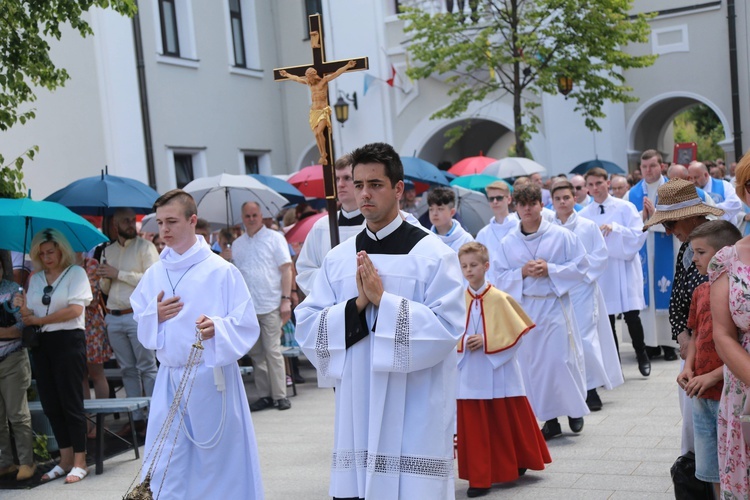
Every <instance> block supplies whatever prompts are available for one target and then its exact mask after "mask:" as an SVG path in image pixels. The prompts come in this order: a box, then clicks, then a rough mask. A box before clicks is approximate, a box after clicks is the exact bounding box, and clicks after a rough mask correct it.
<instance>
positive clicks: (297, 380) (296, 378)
mask: <svg viewBox="0 0 750 500" xmlns="http://www.w3.org/2000/svg"><path fill="white" fill-rule="evenodd" d="M292 378H293V379H294V383H295V384H304V383H305V379H304V378H303V377H302V375H300V374H299V373H295V374H294V375H292Z"/></svg>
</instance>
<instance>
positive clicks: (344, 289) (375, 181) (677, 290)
mask: <svg viewBox="0 0 750 500" xmlns="http://www.w3.org/2000/svg"><path fill="white" fill-rule="evenodd" d="M735 174H736V177H735ZM335 181H336V187H337V196H338V201H339V204H340V211H339V213H338V214H337V221H338V225H339V231H340V234H341V241H342V243H341V244H340V245H339V246H337V247H336V248H334V249H331V245H330V242H329V238H328V234H329V219H328V218H327V217H321V218H319V219H318V220H317V221H316V222H315V223H314V224H313V225H312V228H311V230H310V232H309V234H308V236H307V238H306V240H305V242H304V244H302V245H298V244H297V245H291V244H288V243H287V241H286V240H285V238H284V232H285V230H288V229H289V227H291V226H293V225H294V224H295V223H298V222H299V221H301V220H303V219H304V218H305V217H308V216H311V215H313V214H315V213H316V212H315V210H313V209H311V208H310V207H309V206H307V205H306V204H300V205H299V206H298V207H297V208H296V209H289V210H287V212H286V214H279V216H278V220H277V219H274V218H268V217H264V214H263V208H262V207H261V206H260V205H259V204H257V203H255V202H247V203H245V204H244V205H243V206H242V225H241V227H235V228H225V229H222V230H220V231H216V232H214V231H212V228H211V226H210V224H208V223H207V222H206V221H204V220H202V219H199V218H198V216H197V214H198V209H197V206H196V204H195V202H194V200H193V199H192V197H191V196H190V195H189V194H187V193H185V192H184V191H181V190H173V191H170V192H168V193H165V194H164V195H162V196H161V197H160V198H159V200H157V202H156V204H155V211H156V216H155V219H156V221H157V224H158V226H159V232H158V233H157V234H153V235H148V234H139V233H138V229H137V223H136V215H135V213H134V212H133V210H130V209H118V210H116V211H115V212H114V214H113V215H112V216H111V217H108V218H105V220H104V223H103V226H104V227H103V230H104V231H105V233H106V234H107V235H108V236H109V237H110V240H111V242H110V243H109V244H107V245H105V246H101V247H98V248H97V249H95V250H93V251H92V252H89V253H88V254H86V253H84V254H75V253H74V252H73V251H72V249H71V247H70V244H69V243H68V242H67V241H66V239H65V237H64V236H63V235H62V234H61V233H59V232H57V231H55V230H52V229H45V230H42V231H39V232H38V233H37V234H36V235H35V236H34V239H33V241H32V244H31V250H30V252H29V255H28V257H29V259H30V260H31V262H32V264H33V270H34V272H33V273H32V274H31V275H30V276H23V275H21V274H19V275H17V276H16V279H17V281H18V283H13V282H10V281H3V282H2V283H0V302H4V303H5V305H6V309H7V310H9V311H12V312H11V313H7V314H5V315H4V316H3V321H4V322H5V323H4V324H3V325H0V394H1V395H2V398H0V421H2V425H0V475H7V474H16V478H17V479H18V480H19V481H20V480H27V479H29V478H31V477H32V476H34V473H35V468H36V466H35V464H34V456H33V451H32V433H31V424H30V416H29V411H28V406H27V403H26V392H25V391H22V390H19V387H28V385H29V383H30V380H31V374H32V365H33V372H34V378H35V379H36V381H37V382H36V383H37V390H38V392H39V397H40V400H41V403H42V407H43V409H44V413H45V415H46V416H47V418H48V419H49V421H50V424H51V426H52V429H53V433H54V435H55V438H56V439H57V442H58V444H59V447H60V460H59V463H57V464H55V466H54V467H53V468H52V469H50V470H49V471H46V472H45V473H44V475H43V476H42V481H50V480H54V479H57V478H60V477H65V478H66V479H65V481H66V482H69V483H72V482H78V481H81V480H83V479H84V478H85V477H86V475H87V468H86V440H87V438H93V437H95V429H93V427H92V426H91V425H89V426H88V427H87V418H86V414H85V412H84V404H83V400H84V398H90V397H92V391H91V388H93V395H94V397H96V398H106V397H109V392H110V391H109V386H108V381H107V378H106V377H105V376H104V369H103V366H104V363H106V362H108V361H110V359H111V358H113V357H114V358H115V359H116V360H117V363H118V365H119V368H120V369H121V373H122V381H123V386H124V389H125V393H126V395H127V396H128V397H138V396H150V397H151V398H152V402H151V405H150V408H149V411H148V412H143V411H141V412H138V413H137V414H136V415H135V418H134V424H133V425H134V426H135V429H131V428H130V426H129V424H128V425H126V426H124V427H123V428H121V429H120V430H119V433H120V434H122V435H127V436H129V435H131V433H132V432H133V431H135V432H136V433H139V434H141V435H145V438H146V449H147V450H154V449H159V447H163V446H164V443H170V444H169V446H171V447H172V448H173V450H175V452H174V453H169V454H168V457H166V456H162V455H160V454H157V455H151V454H149V453H148V452H147V454H146V458H145V461H144V468H143V470H144V480H145V479H148V480H150V481H152V483H151V484H152V485H156V484H158V485H159V488H160V490H161V493H162V494H167V496H168V497H172V496H175V497H177V496H181V497H186V495H187V494H188V492H190V495H189V496H191V497H198V496H216V495H217V494H221V495H224V496H227V497H236V496H238V495H239V496H242V495H245V496H246V495H247V494H248V492H254V494H255V498H262V497H263V489H262V481H261V475H260V465H259V464H260V461H259V458H258V453H257V446H256V442H255V435H254V430H253V426H252V419H251V417H250V413H251V412H254V411H260V410H264V409H267V408H276V409H278V410H287V409H290V408H291V402H290V401H289V399H288V397H287V393H286V390H287V385H288V384H289V383H290V378H291V379H294V380H295V381H296V382H298V383H299V382H303V381H304V379H302V377H301V376H300V374H299V371H298V361H296V360H295V361H294V362H293V363H292V365H293V367H294V370H293V371H292V372H291V373H287V370H286V368H285V363H284V358H283V356H282V349H283V347H282V343H284V344H285V345H299V346H300V347H301V349H302V352H303V353H304V354H305V356H306V357H307V358H308V359H309V360H310V361H311V362H312V364H313V365H314V366H315V368H316V369H317V372H318V384H319V386H321V387H333V388H334V389H335V400H336V411H335V430H334V450H333V461H332V468H331V485H330V494H331V495H332V496H333V497H334V498H339V499H350V498H427V497H429V498H453V495H454V491H455V486H454V477H453V458H454V450H455V452H456V453H457V457H458V475H459V477H460V478H462V479H465V480H467V481H468V482H469V490H468V492H467V494H468V496H469V497H478V496H483V495H486V494H487V493H488V492H489V490H490V488H491V487H492V485H493V484H494V483H501V482H508V481H514V480H516V479H517V478H518V477H519V476H521V475H523V474H524V473H525V472H526V471H527V470H542V469H544V467H545V465H546V464H549V463H550V462H551V460H552V458H551V456H550V453H549V450H548V449H547V446H546V441H548V440H550V439H553V438H555V437H557V436H560V435H561V434H563V424H562V423H561V422H560V419H561V418H563V419H565V418H566V419H567V426H568V427H569V428H570V430H571V431H572V432H575V433H579V432H582V431H583V430H584V419H585V417H586V415H588V414H589V413H590V412H592V411H599V410H601V409H602V408H603V406H604V404H603V402H602V399H601V397H600V394H599V392H598V391H600V390H611V389H614V388H615V387H617V386H619V385H622V384H623V383H624V378H623V374H622V370H621V366H620V359H621V356H622V355H624V354H623V353H621V351H620V343H619V340H618V335H617V331H616V326H617V325H618V320H620V319H621V320H623V323H624V325H625V326H626V327H627V333H628V335H629V337H630V340H631V342H632V347H633V350H634V354H635V359H636V361H637V365H638V370H639V372H640V374H641V375H642V376H643V377H648V376H649V375H650V372H651V363H652V361H654V360H656V359H658V358H662V359H664V360H665V361H675V360H678V359H680V360H681V361H680V363H679V365H680V366H679V368H678V367H677V365H675V368H674V372H675V377H676V385H677V387H678V388H679V393H680V406H681V411H682V415H683V428H682V437H681V445H682V453H683V454H688V453H692V454H694V456H695V464H696V465H695V477H696V478H697V479H698V480H700V481H703V482H705V483H710V484H711V485H712V487H713V488H714V489H715V492H716V495H717V498H718V495H722V496H721V498H735V497H736V498H743V497H744V498H746V497H747V496H748V495H750V479H748V472H747V471H748V470H750V469H748V467H749V466H750V450H749V449H748V446H747V445H746V444H745V440H744V439H743V434H742V422H743V420H742V418H741V417H742V415H744V414H749V415H750V399H748V398H746V393H747V388H748V385H750V357H748V344H750V340H748V339H747V338H746V337H747V336H746V335H744V333H745V332H747V331H748V330H749V329H750V319H748V316H747V312H746V310H747V307H746V305H745V301H746V298H747V288H748V286H750V285H748V283H750V275H748V265H747V264H745V262H750V243H748V241H747V238H743V235H744V234H745V232H746V227H747V222H748V220H750V209H748V207H747V204H746V203H747V202H748V201H750V157H749V156H746V157H745V158H744V159H743V161H742V162H741V163H740V165H739V166H738V167H737V166H735V165H734V164H732V165H731V166H730V170H729V172H728V173H727V172H725V170H724V165H723V162H720V161H716V162H693V163H691V164H690V165H678V164H672V165H668V164H666V163H664V162H663V161H662V158H661V155H660V154H659V153H658V152H657V151H655V150H649V151H645V152H644V153H643V154H642V156H641V160H640V165H639V168H638V169H636V171H634V172H633V173H632V174H631V175H628V176H621V175H610V174H609V173H608V172H607V171H605V170H603V169H602V168H592V169H591V170H589V171H587V172H585V173H584V174H583V175H573V176H570V177H568V176H557V177H552V178H550V179H547V180H546V181H545V179H543V178H542V176H541V175H539V174H534V175H532V176H529V177H521V178H517V179H515V180H514V182H513V184H512V186H511V185H510V184H509V183H508V182H506V181H501V180H498V181H496V182H493V183H491V184H489V185H488V186H486V188H485V191H486V195H487V199H488V203H489V206H490V207H491V209H492V212H493V217H492V219H491V220H489V221H488V224H487V225H486V226H485V227H484V228H482V229H481V230H480V231H479V232H478V233H477V234H476V235H472V234H470V233H469V232H468V231H467V230H466V229H465V228H464V227H463V226H462V224H461V221H460V213H457V207H456V198H455V193H454V191H453V190H452V189H449V188H433V189H431V190H429V191H428V192H427V193H425V194H424V195H423V196H422V197H421V199H420V197H418V196H417V193H416V191H415V187H414V185H413V184H411V183H408V182H406V183H405V182H404V178H403V167H402V165H401V162H400V159H399V156H398V155H397V154H396V153H395V151H394V150H393V148H392V147H391V146H389V145H387V144H382V143H375V144H368V145H366V146H363V147H361V148H358V149H356V150H355V151H353V152H352V153H351V154H347V155H344V156H342V157H341V158H339V159H338V160H337V162H336V165H335ZM424 205H426V207H427V217H428V221H427V220H425V221H424V222H423V223H420V221H419V220H418V219H417V218H416V216H417V215H418V214H419V213H420V210H419V207H420V206H424ZM20 258H21V259H23V256H20ZM602 283H606V284H607V286H601V284H602ZM19 284H20V285H22V291H19ZM6 323H7V324H6ZM29 327H35V328H33V329H32V330H34V331H35V335H33V336H31V335H29V338H28V339H27V338H26V337H27V331H28V330H29ZM295 330H296V339H295V338H294V337H295V334H294V332H295ZM22 332H23V334H22ZM285 333H286V334H285ZM22 336H23V337H24V340H23V342H22V340H21V337H22ZM621 338H622V337H621V336H620V339H621ZM196 340H198V341H199V342H200V343H201V344H202V346H203V352H202V360H201V362H200V363H199V364H198V365H197V368H196V370H195V372H194V373H193V374H192V375H191V376H192V377H193V379H192V380H193V381H192V386H191V392H190V393H188V395H189V400H187V399H186V400H182V398H184V397H185V393H184V392H181V391H180V387H181V384H182V380H181V379H182V378H183V377H184V375H185V373H186V371H188V370H189V368H190V367H189V366H186V362H187V360H188V358H189V356H190V355H191V346H192V344H193V343H194V342H195V341H196ZM297 342H299V344H297ZM24 347H28V348H29V350H30V353H31V361H32V363H29V359H30V358H29V356H28V355H27V354H26V350H25V349H24ZM246 356H247V357H249V358H250V360H251V362H252V364H253V367H254V383H255V386H256V389H257V393H258V399H257V400H255V401H252V402H248V401H247V395H246V391H245V388H244V385H243V382H242V378H241V376H240V372H239V369H238V368H237V362H238V361H239V360H241V359H242V358H245V357H246ZM191 373H192V372H191ZM175 400H176V401H178V403H180V404H182V405H184V412H185V413H184V417H183V419H182V420H181V421H180V422H175V423H174V424H175V425H172V423H173V422H172V420H171V419H172V418H173V416H172V417H170V415H171V407H172V406H173V404H175V403H174V402H175ZM537 420H539V421H542V422H544V424H543V425H542V426H541V428H540V426H538V425H537ZM748 420H749V421H750V417H748ZM7 422H10V425H11V426H12V428H13V438H14V442H15V457H16V460H15V462H12V461H11V460H12V458H13V453H10V452H9V451H10V449H11V442H10V432H9V429H8V425H7ZM748 441H750V439H748ZM176 450H179V451H176ZM217 454H220V456H221V457H222V460H220V461H215V460H212V459H211V458H212V457H217V456H219V455H217ZM170 463H171V467H172V468H173V469H172V472H171V474H170V475H169V476H168V477H167V470H168V469H169V468H170ZM175 471H177V472H175ZM222 474H231V476H232V477H233V478H234V479H235V480H234V481H232V482H221V483H220V484H221V486H220V487H219V486H217V482H212V481H205V480H204V479H205V478H206V477H219V476H220V475H222ZM165 478H166V479H165ZM217 487H219V489H218V490H217ZM207 488H208V489H207ZM217 492H218V493H217Z"/></svg>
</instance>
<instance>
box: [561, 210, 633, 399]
mask: <svg viewBox="0 0 750 500" xmlns="http://www.w3.org/2000/svg"><path fill="white" fill-rule="evenodd" d="M555 222H556V223H557V224H559V225H561V226H562V227H564V228H566V229H569V230H571V231H573V233H575V235H576V236H578V238H579V239H580V240H581V243H583V247H584V248H585V249H586V257H587V259H588V261H589V270H588V272H587V273H586V278H585V279H584V280H583V281H582V282H580V283H579V284H577V285H576V286H574V287H573V288H571V290H570V300H572V301H573V310H574V311H575V316H576V323H577V324H578V331H579V332H580V333H581V341H582V343H583V356H584V360H585V361H586V388H587V389H596V388H597V387H604V388H605V389H612V388H614V387H617V386H618V385H622V383H623V382H624V380H623V377H622V367H621V366H620V358H619V356H618V354H617V346H616V345H615V338H614V335H613V334H612V325H611V324H610V322H609V316H608V314H607V307H606V305H605V304H604V295H602V291H601V289H600V287H599V283H598V282H599V278H600V277H601V276H602V274H603V273H604V270H605V269H606V268H607V257H608V255H607V245H606V243H604V237H603V236H602V232H601V231H600V230H599V227H598V226H597V225H596V224H595V223H594V222H593V221H591V220H589V219H586V218H583V217H580V216H579V215H578V214H577V213H576V212H573V213H572V214H570V217H568V220H567V221H565V223H564V224H563V223H562V222H560V219H555Z"/></svg>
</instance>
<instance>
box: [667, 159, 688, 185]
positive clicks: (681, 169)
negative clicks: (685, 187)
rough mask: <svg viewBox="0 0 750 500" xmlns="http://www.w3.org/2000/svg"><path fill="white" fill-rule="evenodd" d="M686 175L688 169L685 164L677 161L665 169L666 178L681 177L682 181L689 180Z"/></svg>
mask: <svg viewBox="0 0 750 500" xmlns="http://www.w3.org/2000/svg"><path fill="white" fill-rule="evenodd" d="M689 177H690V176H689V175H688V169H687V167H686V166H685V165H680V164H679V163H673V164H671V165H670V166H669V168H668V169H667V178H668V179H670V180H671V179H682V180H683V181H687V180H690V179H689Z"/></svg>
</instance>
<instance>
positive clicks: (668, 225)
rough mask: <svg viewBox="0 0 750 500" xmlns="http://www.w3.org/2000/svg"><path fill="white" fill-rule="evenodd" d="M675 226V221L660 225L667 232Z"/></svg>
mask: <svg viewBox="0 0 750 500" xmlns="http://www.w3.org/2000/svg"><path fill="white" fill-rule="evenodd" d="M676 224H677V221H676V220H667V221H664V222H662V223H661V225H662V226H664V229H666V230H667V231H672V230H673V229H674V227H675V225H676Z"/></svg>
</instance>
